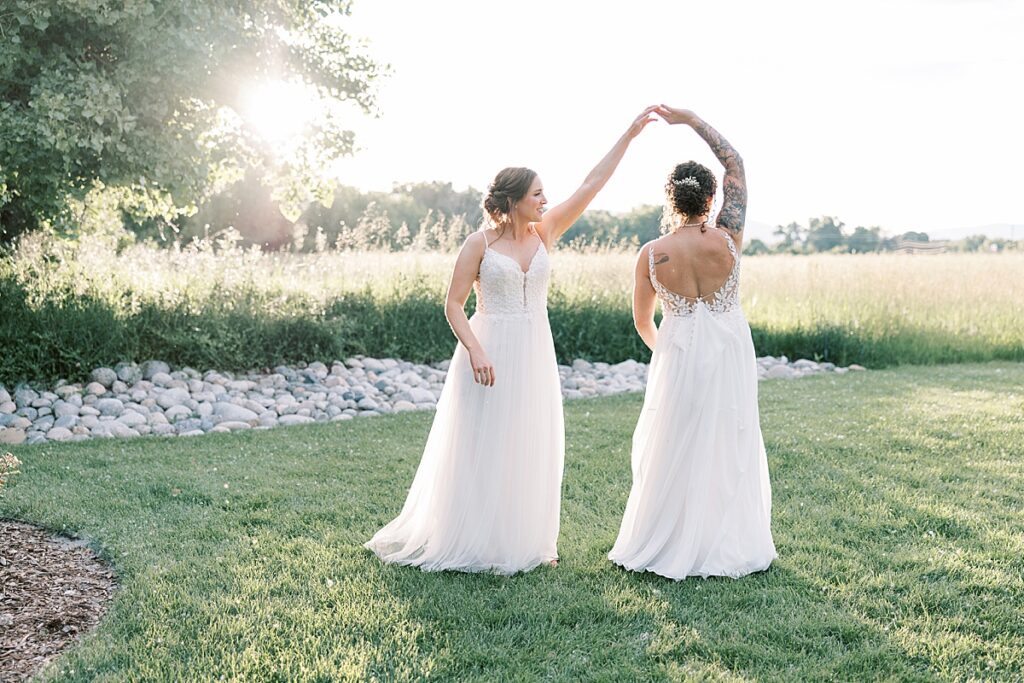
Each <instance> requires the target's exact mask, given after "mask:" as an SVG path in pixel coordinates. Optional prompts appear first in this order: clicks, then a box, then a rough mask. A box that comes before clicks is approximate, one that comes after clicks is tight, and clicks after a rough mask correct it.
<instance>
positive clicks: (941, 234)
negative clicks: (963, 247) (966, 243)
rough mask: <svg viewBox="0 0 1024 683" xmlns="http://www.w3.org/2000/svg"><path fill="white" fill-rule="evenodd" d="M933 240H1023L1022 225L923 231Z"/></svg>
mask: <svg viewBox="0 0 1024 683" xmlns="http://www.w3.org/2000/svg"><path fill="white" fill-rule="evenodd" d="M924 232H927V233H928V237H929V238H931V239H933V240H962V239H963V238H965V237H970V236H971V235H984V236H985V237H989V238H991V239H1008V240H1019V239H1024V223H1016V224H1010V223H990V224H989V225H982V226H978V227H975V228H950V229H948V230H934V231H933V230H925V231H924Z"/></svg>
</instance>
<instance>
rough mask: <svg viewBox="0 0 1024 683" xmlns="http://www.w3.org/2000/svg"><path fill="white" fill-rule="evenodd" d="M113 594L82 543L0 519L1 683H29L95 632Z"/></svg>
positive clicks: (109, 575) (101, 566)
mask: <svg viewBox="0 0 1024 683" xmlns="http://www.w3.org/2000/svg"><path fill="white" fill-rule="evenodd" d="M115 588H116V577H115V575H114V572H113V571H112V570H111V569H110V567H109V566H108V565H106V564H105V563H104V562H102V561H101V560H100V559H99V558H98V557H97V556H96V554H95V553H94V552H93V551H92V550H90V549H89V548H88V547H87V544H86V542H85V541H76V540H73V539H70V538H67V537H64V536H55V535H53V534H51V533H50V532H47V531H43V530H42V529H40V528H38V527H34V526H32V525H30V524H22V523H21V522H13V521H10V520H5V519H0V682H2V683H7V682H9V681H23V680H26V679H28V678H29V677H30V676H32V675H33V674H35V673H36V672H38V671H39V670H40V669H41V668H42V667H43V665H44V664H46V662H48V661H49V660H51V659H53V658H54V657H56V656H57V655H58V654H60V653H61V651H63V650H64V649H65V648H67V647H69V646H70V645H72V644H73V643H74V642H75V641H76V640H77V639H78V637H79V636H80V635H82V634H84V633H86V632H88V631H89V630H91V629H93V628H95V627H96V625H97V624H98V623H99V621H100V619H101V618H102V617H103V614H104V613H105V612H106V611H107V606H108V604H109V603H110V600H111V598H112V597H113V595H114V589H115Z"/></svg>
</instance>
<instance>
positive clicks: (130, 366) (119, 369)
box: [114, 363, 142, 384]
mask: <svg viewBox="0 0 1024 683" xmlns="http://www.w3.org/2000/svg"><path fill="white" fill-rule="evenodd" d="M114 372H115V373H117V378H118V379H119V380H121V381H122V382H124V383H125V384H135V383H136V382H138V381H139V380H140V379H142V368H140V367H139V366H138V365H136V364H135V363H118V364H117V365H115V366H114Z"/></svg>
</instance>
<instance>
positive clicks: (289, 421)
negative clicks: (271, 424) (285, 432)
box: [277, 415, 315, 427]
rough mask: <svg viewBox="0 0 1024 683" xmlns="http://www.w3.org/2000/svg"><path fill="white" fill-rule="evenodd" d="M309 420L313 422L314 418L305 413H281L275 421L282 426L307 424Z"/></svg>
mask: <svg viewBox="0 0 1024 683" xmlns="http://www.w3.org/2000/svg"><path fill="white" fill-rule="evenodd" d="M310 422H315V420H314V419H313V418H311V417H307V416H305V415H282V416H281V417H279V418H278V419H277V423H278V424H279V425H281V426H282V427H292V426H295V425H303V424H309V423H310Z"/></svg>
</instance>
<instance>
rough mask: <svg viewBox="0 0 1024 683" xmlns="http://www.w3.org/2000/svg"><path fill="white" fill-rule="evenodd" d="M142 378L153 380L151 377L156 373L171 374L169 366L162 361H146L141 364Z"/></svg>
mask: <svg viewBox="0 0 1024 683" xmlns="http://www.w3.org/2000/svg"><path fill="white" fill-rule="evenodd" d="M141 370H142V378H143V379H150V380H151V379H153V375H156V374H158V373H164V374H169V373H170V372H171V366H170V365H168V364H167V363H165V362H163V361H162V360H147V361H146V362H145V363H143V364H142V367H141Z"/></svg>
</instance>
